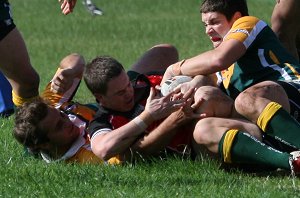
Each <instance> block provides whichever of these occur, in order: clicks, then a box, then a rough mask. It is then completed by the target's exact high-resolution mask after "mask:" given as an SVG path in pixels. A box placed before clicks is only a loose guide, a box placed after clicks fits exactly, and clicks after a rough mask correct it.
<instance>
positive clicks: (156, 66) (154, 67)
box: [129, 44, 178, 74]
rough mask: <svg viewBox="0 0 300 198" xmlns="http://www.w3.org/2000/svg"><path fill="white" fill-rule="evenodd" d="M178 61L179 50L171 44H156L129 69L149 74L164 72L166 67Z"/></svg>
mask: <svg viewBox="0 0 300 198" xmlns="http://www.w3.org/2000/svg"><path fill="white" fill-rule="evenodd" d="M177 61H178V51H177V49H176V48H175V47H174V46H173V45H170V44H159V45H155V46H153V47H152V48H150V49H149V50H147V51H146V52H145V53H144V54H143V55H142V56H141V57H140V58H139V59H138V60H137V62H136V63H134V64H133V65H132V67H131V68H130V69H129V70H132V71H135V72H138V73H141V74H147V73H151V72H162V73H163V72H164V71H165V70H166V68H167V67H168V66H169V65H171V64H173V63H175V62H177Z"/></svg>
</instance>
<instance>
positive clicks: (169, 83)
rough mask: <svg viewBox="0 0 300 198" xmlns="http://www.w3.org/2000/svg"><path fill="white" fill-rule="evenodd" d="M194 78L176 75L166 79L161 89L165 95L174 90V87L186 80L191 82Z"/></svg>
mask: <svg viewBox="0 0 300 198" xmlns="http://www.w3.org/2000/svg"><path fill="white" fill-rule="evenodd" d="M192 79H193V78H192V77H190V76H183V75H180V76H174V77H172V78H171V79H168V80H166V81H165V82H164V83H163V84H162V85H161V89H160V92H161V94H162V95H163V96H166V95H168V94H169V93H170V92H172V91H173V90H174V88H176V87H177V86H178V85H180V84H182V83H185V82H189V81H191V80H192Z"/></svg>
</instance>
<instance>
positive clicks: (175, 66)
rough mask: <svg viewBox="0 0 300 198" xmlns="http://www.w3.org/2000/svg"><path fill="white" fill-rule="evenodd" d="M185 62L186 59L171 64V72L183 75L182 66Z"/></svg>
mask: <svg viewBox="0 0 300 198" xmlns="http://www.w3.org/2000/svg"><path fill="white" fill-rule="evenodd" d="M184 62H185V59H183V60H181V61H179V62H177V63H174V64H173V65H171V73H172V75H173V76H179V75H182V71H181V67H182V65H183V63H184Z"/></svg>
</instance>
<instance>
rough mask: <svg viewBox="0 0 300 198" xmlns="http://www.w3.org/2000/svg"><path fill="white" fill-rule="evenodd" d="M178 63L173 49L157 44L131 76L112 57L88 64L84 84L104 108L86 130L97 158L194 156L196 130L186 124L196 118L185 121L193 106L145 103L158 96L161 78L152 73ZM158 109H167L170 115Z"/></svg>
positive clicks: (101, 58) (163, 101) (172, 103)
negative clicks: (128, 153)
mask: <svg viewBox="0 0 300 198" xmlns="http://www.w3.org/2000/svg"><path fill="white" fill-rule="evenodd" d="M177 58H178V54H177V50H176V49H175V48H174V47H173V46H170V45H157V46H154V47H152V48H151V49H150V50H148V51H147V52H146V53H145V54H144V55H143V56H142V57H141V58H140V59H139V61H138V62H137V63H136V64H134V65H133V67H132V68H131V69H130V70H129V71H128V72H127V74H126V72H125V69H124V68H123V66H122V65H121V64H120V63H119V62H118V61H117V60H115V59H114V58H112V57H107V56H104V57H103V56H101V57H96V58H95V59H93V60H92V61H91V62H90V63H89V64H87V66H86V68H85V72H84V80H85V82H86V84H87V87H88V88H89V89H90V90H91V92H92V93H93V95H94V96H95V97H96V99H97V100H98V101H99V106H100V107H99V110H98V112H97V114H96V116H95V119H94V120H93V121H92V122H91V124H90V126H89V128H88V129H89V133H90V136H91V145H92V150H93V152H94V153H95V154H96V155H97V156H99V157H100V158H102V159H108V158H110V157H111V156H114V155H116V154H118V153H126V152H125V151H127V150H128V148H131V149H132V150H133V151H135V152H138V153H139V154H141V155H144V156H147V155H149V154H155V153H157V154H159V151H161V150H164V149H165V148H167V149H170V150H172V151H175V152H179V153H185V152H187V151H190V145H191V140H192V138H191V136H192V129H193V127H192V125H189V124H187V123H189V122H190V121H192V117H193V116H194V115H192V116H190V117H183V115H184V114H183V111H188V109H189V108H190V104H187V105H185V108H179V106H182V105H180V104H181V100H175V101H170V96H171V95H170V94H169V95H167V96H166V97H165V98H166V100H165V99H163V100H161V104H159V105H158V106H157V104H152V103H150V101H148V102H147V104H146V105H145V103H144V102H145V100H146V99H147V97H148V95H149V93H150V98H159V97H160V96H159V94H158V93H155V90H154V87H155V85H159V84H160V81H161V78H162V75H159V74H157V73H155V74H153V73H151V71H157V70H158V68H159V69H160V70H162V71H163V70H164V69H165V68H166V67H167V66H168V65H169V64H171V63H174V62H176V61H177ZM120 82H122V83H120ZM150 89H151V91H150ZM148 100H149V98H148ZM185 100H189V98H185ZM189 101H190V100H189ZM148 104H150V106H148ZM159 108H169V111H161V110H159ZM189 127H191V128H189Z"/></svg>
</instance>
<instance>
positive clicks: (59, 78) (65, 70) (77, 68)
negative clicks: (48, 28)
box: [51, 53, 85, 93]
mask: <svg viewBox="0 0 300 198" xmlns="http://www.w3.org/2000/svg"><path fill="white" fill-rule="evenodd" d="M84 66H85V61H84V59H83V57H82V56H80V55H79V54H75V53H73V54H70V55H68V56H66V57H65V58H64V59H62V61H61V62H60V65H59V69H58V70H57V72H56V74H55V75H54V77H53V78H52V80H51V91H53V92H54V93H64V92H66V91H67V90H68V89H69V88H70V87H71V86H72V84H73V81H74V79H79V80H80V79H81V78H82V74H83V70H84Z"/></svg>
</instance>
